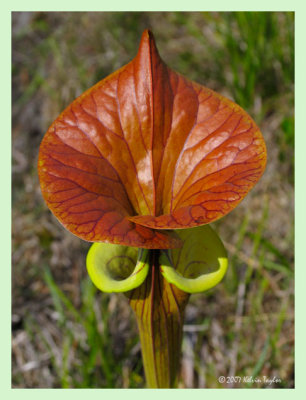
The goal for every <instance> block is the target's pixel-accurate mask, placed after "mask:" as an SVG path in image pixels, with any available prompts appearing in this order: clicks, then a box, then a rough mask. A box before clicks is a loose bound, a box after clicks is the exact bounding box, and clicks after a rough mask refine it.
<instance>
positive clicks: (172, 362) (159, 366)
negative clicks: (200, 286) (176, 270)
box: [127, 250, 189, 388]
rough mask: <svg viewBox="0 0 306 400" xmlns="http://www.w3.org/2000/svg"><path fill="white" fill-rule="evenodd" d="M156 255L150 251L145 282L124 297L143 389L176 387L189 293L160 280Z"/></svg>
mask: <svg viewBox="0 0 306 400" xmlns="http://www.w3.org/2000/svg"><path fill="white" fill-rule="evenodd" d="M159 253H160V250H150V255H149V263H150V270H149V274H148V276H147V278H146V280H145V281H144V282H143V284H142V285H141V286H140V287H138V288H136V289H134V290H132V291H131V292H129V293H128V294H127V295H128V297H129V299H130V300H129V301H130V305H131V307H132V309H133V310H134V312H135V315H136V319H137V324H138V329H139V335H140V342H141V350H142V358H143V364H144V370H145V375H146V380H147V386H148V387H149V388H173V387H176V385H177V379H178V373H179V367H180V356H181V344H182V335H183V323H184V310H185V307H186V304H187V302H188V299H189V294H188V293H185V292H183V291H182V290H180V289H178V288H177V287H176V286H174V285H172V284H170V283H168V282H167V281H166V280H165V279H164V278H163V276H162V274H161V272H160V266H159Z"/></svg>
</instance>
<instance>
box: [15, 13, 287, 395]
mask: <svg viewBox="0 0 306 400" xmlns="http://www.w3.org/2000/svg"><path fill="white" fill-rule="evenodd" d="M146 28H150V29H151V30H152V31H153V33H154V34H155V37H156V41H157V46H158V48H159V51H160V54H161V56H162V58H163V59H164V61H165V62H166V63H167V64H168V65H169V66H170V67H171V68H173V69H175V70H177V71H178V72H180V73H182V74H183V75H185V76H187V77H188V78H189V79H193V80H195V81H197V82H199V83H201V84H203V85H205V86H207V87H210V88H212V89H214V90H216V91H218V92H220V93H222V94H224V95H225V96H227V97H229V98H231V99H233V100H234V101H236V102H237V103H239V104H240V105H241V106H242V107H244V108H245V109H246V110H247V111H248V112H249V113H250V114H251V116H252V117H253V118H254V120H255V121H256V122H257V124H258V125H259V126H260V128H261V130H262V132H263V135H264V137H265V140H266V143H267V148H268V165H267V169H266V172H265V174H264V176H263V177H262V179H261V180H260V182H259V183H258V185H257V186H256V187H255V188H254V189H253V190H252V191H251V193H250V194H249V195H248V196H247V198H246V199H245V200H244V201H243V202H242V203H241V205H239V207H238V208H237V209H236V210H235V211H233V212H232V213H230V214H229V215H228V216H226V217H224V218H223V219H221V220H220V221H218V222H217V223H215V224H214V226H215V228H216V229H217V230H218V232H219V234H220V235H221V237H222V238H223V240H224V242H225V245H226V247H227V250H228V252H229V256H230V268H229V271H228V273H227V275H226V278H225V279H224V281H223V282H222V283H221V284H219V285H218V286H217V287H216V288H215V289H213V290H211V291H208V292H207V293H204V294H199V295H193V296H192V297H191V301H190V304H189V306H188V307H187V311H186V319H185V327H184V340H183V358H182V370H181V377H180V384H179V385H180V387H182V388H184V387H186V388H188V387H190V388H203V387H207V388H221V387H234V388H235V387H237V388H247V387H252V388H255V387H262V388H265V387H279V388H292V387H294V272H293V269H294V265H293V262H294V14H293V13H291V12H250V13H248V12H228V13H223V12H213V13H202V12H201V13H200V12H197V13H193V12H169V13H168V12H167V13H159V12H158V13H153V12H141V13H136V12H135V13H129V12H128V13H124V12H116V13H83V12H82V13H81V12H80V13H51V12H47V13H45V12H33V13H25V12H15V13H13V14H12V87H13V91H12V98H13V104H12V120H13V123H12V127H13V133H12V138H13V140H12V157H13V160H12V162H13V167H12V170H13V187H12V196H13V211H12V213H13V254H12V260H13V272H12V301H13V310H12V386H13V387H16V388H24V387H25V388H38V387H41V388H57V387H63V388H85V387H97V388H104V387H108V388H142V387H144V386H145V381H144V376H143V368H142V362H141V353H140V346H139V343H138V336H137V327H136V323H135V320H134V316H133V315H132V312H131V311H130V309H129V306H128V304H127V301H126V299H125V297H124V296H123V295H118V294H114V295H113V294H110V295H109V294H102V293H98V292H97V290H96V289H95V288H94V287H93V285H92V284H91V282H90V281H89V279H88V277H87V273H86V268H85V257H86V253H87V249H88V248H89V243H86V242H83V241H81V240H79V239H78V238H76V237H75V236H73V235H72V234H70V233H68V232H67V231H65V230H64V229H63V228H62V226H61V225H60V224H59V223H58V222H57V221H56V220H55V218H54V217H53V216H52V215H51V213H50V212H49V211H48V209H47V207H46V206H45V204H44V202H43V200H42V196H41V194H40V189H39V183H38V177H37V169H36V163H37V155H38V148H39V144H40V141H41V139H42V137H43V135H44V133H45V132H46V130H47V128H48V126H49V125H50V124H51V122H52V121H53V120H54V119H55V118H56V117H57V115H58V114H59V113H60V112H61V111H62V110H63V109H64V108H65V107H66V106H67V105H68V104H69V103H70V102H71V101H72V100H73V99H74V98H75V97H77V96H78V95H80V94H81V93H82V92H83V91H84V90H85V89H87V88H88V87H90V86H91V85H93V84H94V83H96V82H97V81H99V80H101V79H102V78H104V77H105V76H107V75H108V74H109V73H111V72H113V71H115V70H116V69H117V68H119V67H120V66H122V65H124V64H125V63H127V62H129V61H130V60H131V59H132V58H133V57H134V56H135V55H136V52H137V49H138V44H139V40H140V37H141V33H142V31H143V30H144V29H146ZM220 375H223V376H238V377H241V378H242V379H243V377H245V376H251V375H252V376H253V377H254V378H255V377H259V378H261V380H262V377H263V376H266V377H268V378H270V379H273V377H276V378H278V379H279V380H280V382H276V383H272V384H271V385H268V384H267V383H264V382H261V383H260V382H258V383H253V384H250V383H247V382H243V381H241V382H236V383H230V384H221V383H219V382H218V379H217V378H218V377H219V376H220Z"/></svg>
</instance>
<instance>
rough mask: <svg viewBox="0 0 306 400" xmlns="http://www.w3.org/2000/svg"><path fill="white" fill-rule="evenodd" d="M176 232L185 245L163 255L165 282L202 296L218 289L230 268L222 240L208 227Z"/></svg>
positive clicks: (162, 267)
mask: <svg viewBox="0 0 306 400" xmlns="http://www.w3.org/2000/svg"><path fill="white" fill-rule="evenodd" d="M176 232H177V234H178V235H179V236H180V238H181V239H182V241H183V243H184V244H183V247H182V248H181V249H173V250H164V251H163V252H162V253H161V256H160V265H161V272H162V274H163V276H164V278H165V279H166V280H167V281H168V282H170V283H172V284H174V285H175V286H176V287H178V288H179V289H181V290H183V291H185V292H187V293H200V292H204V291H206V290H208V289H211V288H212V287H214V286H216V285H217V284H218V283H219V282H220V281H221V280H222V278H223V277H224V275H225V273H226V270H227V266H228V259H227V254H226V250H225V248H224V246H223V243H222V241H221V239H220V238H219V236H218V235H217V234H216V232H215V231H214V230H213V229H212V228H211V227H210V226H209V225H204V226H201V227H198V228H192V229H184V230H178V231H176Z"/></svg>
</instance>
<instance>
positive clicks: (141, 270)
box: [86, 243, 149, 292]
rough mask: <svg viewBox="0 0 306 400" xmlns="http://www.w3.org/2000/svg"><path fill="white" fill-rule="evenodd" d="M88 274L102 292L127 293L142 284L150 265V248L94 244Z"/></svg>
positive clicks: (89, 255)
mask: <svg viewBox="0 0 306 400" xmlns="http://www.w3.org/2000/svg"><path fill="white" fill-rule="evenodd" d="M86 266H87V271H88V274H89V276H90V278H91V280H92V282H93V283H94V284H95V286H96V287H97V288H98V289H100V290H102V291H103V292H126V291H129V290H132V289H134V288H136V287H137V286H139V285H141V284H142V282H143V281H144V280H145V278H146V276H147V274H148V269H149V264H148V250H145V249H139V250H138V249H137V248H135V247H126V246H120V245H114V244H109V243H94V244H93V245H92V246H91V247H90V249H89V252H88V254H87V258H86Z"/></svg>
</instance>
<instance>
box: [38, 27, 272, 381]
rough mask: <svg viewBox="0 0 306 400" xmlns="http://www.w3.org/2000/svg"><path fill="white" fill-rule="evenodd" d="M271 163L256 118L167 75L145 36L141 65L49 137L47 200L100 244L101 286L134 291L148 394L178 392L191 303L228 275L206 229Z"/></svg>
mask: <svg viewBox="0 0 306 400" xmlns="http://www.w3.org/2000/svg"><path fill="white" fill-rule="evenodd" d="M265 164H266V147H265V143H264V140H263V137H262V135H261V133H260V131H259V129H258V127H257V126H256V124H255V123H254V121H253V120H252V119H251V118H250V117H249V115H248V114H247V113H246V112H245V111H244V110H242V109H241V108H240V107H239V106H238V105H237V104H235V103H233V102H232V101H230V100H228V99H226V98H225V97H223V96H221V95H219V94H218V93H216V92H214V91H213V90H210V89H208V88H206V87H204V86H201V85H199V84H197V83H195V82H192V81H190V80H188V79H187V78H185V77H183V76H181V75H179V74H178V73H176V72H174V71H173V70H171V69H170V68H169V67H167V65H166V64H165V63H164V62H163V61H162V59H161V58H160V56H159V53H158V51H157V48H156V45H155V41H154V37H153V35H152V33H151V32H150V31H148V30H146V31H144V33H143V35H142V38H141V42H140V47H139V51H138V54H137V55H136V57H135V58H134V59H133V60H132V61H131V62H130V63H129V64H127V65H125V66H123V67H122V68H120V69H119V70H118V71H116V72H114V73H113V74H111V75H110V76H108V77H107V78H105V79H103V80H102V81H100V82H98V83H97V84H96V85H95V86H93V87H92V88H90V89H88V90H87V91H86V92H85V93H84V94H82V95H81V96H80V97H78V98H77V99H76V100H74V101H73V102H72V103H71V104H70V105H69V106H68V107H67V108H66V109H65V110H64V111H63V112H62V114H61V115H60V116H59V117H58V118H57V119H56V120H55V121H54V122H53V124H52V125H51V126H50V128H49V129H48V131H47V133H46V134H45V136H44V138H43V140H42V143H41V146H40V151H39V160H38V170H39V178H40V185H41V190H42V193H43V196H44V199H45V201H46V203H47V205H48V207H49V208H50V210H51V211H52V212H53V214H54V215H55V216H56V217H57V218H58V219H59V221H60V222H61V223H62V224H63V225H64V227H66V228H67V229H68V230H69V231H70V232H72V233H73V234H75V235H77V236H78V237H80V238H81V239H84V240H87V241H90V242H94V244H93V245H92V246H91V248H90V250H89V253H88V256H87V269H88V273H89V275H90V277H91V279H92V281H93V282H94V284H95V285H96V286H97V287H98V288H99V289H101V290H102V291H105V292H126V295H127V297H128V298H129V302H130V305H131V307H132V308H133V310H134V311H135V315H136V318H137V322H138V328H139V333H140V340H141V346H142V355H143V362H144V368H145V374H146V379H147V384H148V386H149V387H151V388H168V387H175V385H176V383H177V375H178V369H179V361H180V348H181V341H182V328H183V319H184V309H185V306H186V304H187V302H188V298H189V296H190V293H197V292H202V291H205V290H207V289H209V288H212V287H213V286H215V285H216V284H217V283H218V282H220V280H221V279H222V278H223V276H224V274H225V272H226V269H227V262H228V261H227V255H226V251H225V249H224V246H223V244H222V242H221V240H220V238H219V237H218V235H217V234H216V232H214V230H213V229H212V228H211V227H210V226H209V225H208V224H209V223H210V222H213V221H215V220H217V219H219V218H221V217H222V216H224V215H225V214H227V213H229V212H230V211H231V210H232V209H233V208H235V207H236V206H237V205H238V203H239V202H240V201H241V200H242V199H243V198H244V197H245V195H246V194H247V193H248V191H249V190H250V189H251V188H252V187H253V186H254V185H255V184H256V182H257V181H258V180H259V178H260V177H261V175H262V174H263V171H264V169H265Z"/></svg>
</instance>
